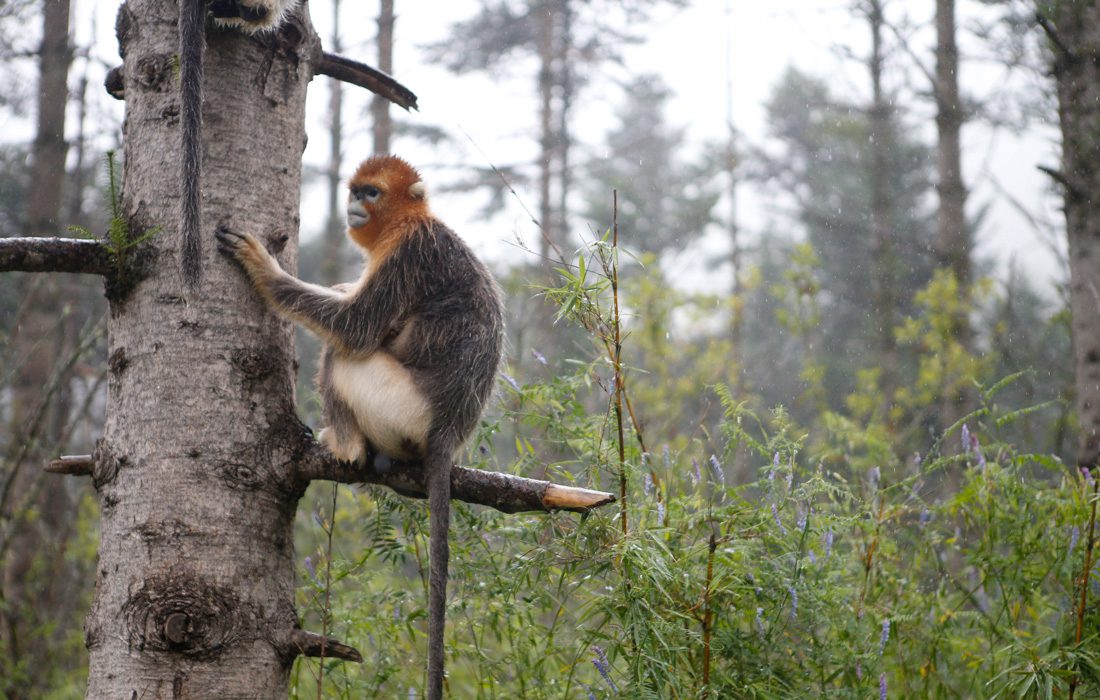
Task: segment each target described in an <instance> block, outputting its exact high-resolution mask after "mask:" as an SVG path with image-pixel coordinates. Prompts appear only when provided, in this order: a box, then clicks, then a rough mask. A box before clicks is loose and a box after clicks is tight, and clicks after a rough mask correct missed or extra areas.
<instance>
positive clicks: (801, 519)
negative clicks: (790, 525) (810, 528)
mask: <svg viewBox="0 0 1100 700" xmlns="http://www.w3.org/2000/svg"><path fill="white" fill-rule="evenodd" d="M795 524H796V525H797V526H798V531H799V532H802V531H803V530H805V529H806V511H804V510H802V506H799V507H798V516H797V517H796V519H795Z"/></svg>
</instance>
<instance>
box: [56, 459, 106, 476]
mask: <svg viewBox="0 0 1100 700" xmlns="http://www.w3.org/2000/svg"><path fill="white" fill-rule="evenodd" d="M94 468H95V462H94V461H93V460H92V456H91V455H66V456H63V457H58V458H57V459H55V460H53V461H52V462H49V463H47V464H46V471H47V472H49V473H50V474H68V475H70V476H90V475H91V473H92V470H93V469H94Z"/></svg>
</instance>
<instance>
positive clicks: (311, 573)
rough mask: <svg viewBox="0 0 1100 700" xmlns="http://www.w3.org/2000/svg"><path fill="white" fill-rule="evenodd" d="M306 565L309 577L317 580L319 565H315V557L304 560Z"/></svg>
mask: <svg viewBox="0 0 1100 700" xmlns="http://www.w3.org/2000/svg"><path fill="white" fill-rule="evenodd" d="M302 563H303V564H305V566H306V571H308V572H309V577H310V578H311V579H313V580H314V581H316V580H317V567H315V566H314V565H313V557H306V558H305V561H303V562H302Z"/></svg>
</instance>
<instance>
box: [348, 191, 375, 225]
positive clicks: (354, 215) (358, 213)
mask: <svg viewBox="0 0 1100 700" xmlns="http://www.w3.org/2000/svg"><path fill="white" fill-rule="evenodd" d="M381 197H382V191H381V190H379V189H378V188H377V187H375V186H374V185H355V186H353V187H352V188H351V191H350V193H349V195H348V228H359V227H360V226H365V225H366V224H367V222H368V221H370V211H369V210H368V208H367V207H368V205H372V204H375V203H376V202H378V200H379V199H380V198H381Z"/></svg>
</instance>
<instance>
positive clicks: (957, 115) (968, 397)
mask: <svg viewBox="0 0 1100 700" xmlns="http://www.w3.org/2000/svg"><path fill="white" fill-rule="evenodd" d="M936 37H937V41H936V75H935V78H936V80H935V84H934V85H933V86H932V92H933V94H934V95H935V99H936V128H937V131H938V135H939V139H938V142H937V145H936V172H937V175H938V182H937V184H936V189H937V192H938V193H939V199H940V207H939V211H938V212H937V216H936V238H935V255H936V262H937V264H938V265H939V266H940V267H941V268H944V269H947V270H950V271H951V272H952V274H953V275H954V277H955V280H956V282H957V283H958V289H959V294H960V295H961V296H962V298H963V300H964V303H962V304H960V305H959V311H958V313H957V314H955V317H954V318H953V319H952V323H951V327H950V330H949V332H950V333H952V334H953V335H954V339H955V341H956V342H958V343H959V344H960V345H962V346H963V347H964V348H966V349H968V350H969V349H970V345H971V336H972V333H971V329H970V319H969V317H968V315H967V314H968V311H969V308H970V304H969V300H970V281H971V272H970V248H971V245H970V227H969V226H968V224H967V221H966V186H965V185H964V184H963V180H962V156H961V151H960V145H959V143H960V140H959V136H960V132H961V131H962V124H963V110H962V105H961V104H960V103H959V50H958V47H957V46H956V45H955V0H936ZM973 393H974V392H973V391H971V390H970V388H969V382H968V380H967V378H965V377H950V376H947V377H944V387H943V393H942V395H941V396H940V407H939V414H940V415H939V424H940V426H941V428H943V429H946V428H949V427H951V426H952V425H954V424H955V423H956V422H958V421H959V420H960V419H961V418H962V417H963V416H965V415H966V414H967V413H969V412H970V411H971V410H972V408H973V407H974V404H975V397H974V395H973ZM942 449H943V451H944V452H945V453H947V454H955V453H957V452H958V451H959V450H960V443H959V441H958V440H945V441H944V443H943V445H942Z"/></svg>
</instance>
